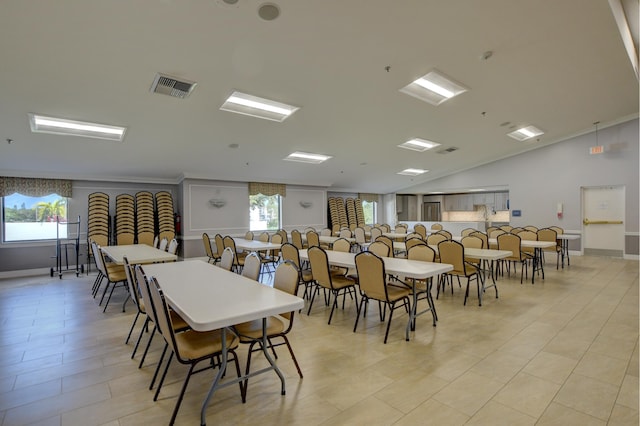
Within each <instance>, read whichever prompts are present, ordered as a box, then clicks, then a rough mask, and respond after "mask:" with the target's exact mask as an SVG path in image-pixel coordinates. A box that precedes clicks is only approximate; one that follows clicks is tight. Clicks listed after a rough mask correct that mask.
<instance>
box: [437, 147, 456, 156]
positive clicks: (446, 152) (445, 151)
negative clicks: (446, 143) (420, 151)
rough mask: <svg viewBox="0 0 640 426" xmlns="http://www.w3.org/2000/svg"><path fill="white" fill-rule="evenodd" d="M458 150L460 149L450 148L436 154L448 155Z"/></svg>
mask: <svg viewBox="0 0 640 426" xmlns="http://www.w3.org/2000/svg"><path fill="white" fill-rule="evenodd" d="M458 149H460V148H458V147H457V146H452V147H449V148H445V149H441V150H440V151H436V152H437V153H438V154H449V153H450V152H453V151H457V150H458Z"/></svg>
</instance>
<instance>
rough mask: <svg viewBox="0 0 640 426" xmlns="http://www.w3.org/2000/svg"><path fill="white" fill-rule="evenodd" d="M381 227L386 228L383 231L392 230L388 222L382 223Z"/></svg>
mask: <svg viewBox="0 0 640 426" xmlns="http://www.w3.org/2000/svg"><path fill="white" fill-rule="evenodd" d="M380 228H382V229H384V231H383V232H391V226H389V225H388V224H386V223H383V224H382V225H380Z"/></svg>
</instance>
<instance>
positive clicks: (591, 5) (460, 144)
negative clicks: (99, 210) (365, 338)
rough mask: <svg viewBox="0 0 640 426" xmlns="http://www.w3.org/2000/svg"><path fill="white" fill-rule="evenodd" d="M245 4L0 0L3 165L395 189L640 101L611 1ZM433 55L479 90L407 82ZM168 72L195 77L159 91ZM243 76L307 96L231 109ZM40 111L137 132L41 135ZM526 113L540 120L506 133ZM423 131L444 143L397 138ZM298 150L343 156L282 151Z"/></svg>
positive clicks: (615, 117)
mask: <svg viewBox="0 0 640 426" xmlns="http://www.w3.org/2000/svg"><path fill="white" fill-rule="evenodd" d="M234 2H235V0H154V1H151V0H136V1H124V0H109V1H97V0H90V1H89V0H58V1H35V0H3V1H2V2H0V70H1V73H0V75H1V76H2V78H1V79H0V100H1V101H0V138H1V139H0V141H1V142H2V143H0V174H4V175H15V176H40V177H66V178H72V179H98V180H132V181H149V182H178V181H179V180H180V179H182V178H183V177H193V178H207V179H222V180H234V181H267V182H281V183H289V184H302V185H320V186H327V187H330V188H331V189H332V190H348V191H362V192H376V193H389V192H393V191H397V190H401V189H402V188H406V187H408V186H413V185H415V184H417V183H420V182H425V181H428V180H432V179H435V178H439V177H442V176H446V175H449V174H451V173H455V172H456V171H460V170H464V169H468V168H471V167H474V166H476V165H480V164H484V163H487V162H491V161H494V160H496V159H500V158H505V157H508V156H512V155H515V154H517V153H520V152H524V151H527V150H530V149H535V148H538V147H542V146H545V145H547V144H552V143H556V142H559V141H562V140H564V139H567V138H569V137H571V136H574V135H577V134H581V133H584V132H588V131H591V130H593V123H594V122H596V121H599V122H600V123H601V124H600V125H601V126H605V125H608V124H612V123H616V122H620V121H624V120H628V119H630V118H634V117H637V116H638V79H637V77H636V74H635V72H634V69H633V67H632V65H631V62H630V61H629V58H628V56H627V53H626V51H625V48H624V45H623V43H622V39H621V36H620V32H619V30H618V27H617V25H616V21H615V20H614V16H613V14H612V12H611V9H610V8H609V4H608V3H607V1H604V0H560V1H558V0H553V1H552V0H544V1H543V0H539V1H530V0H483V1H482V2H479V1H477V0H466V1H451V0H398V1H389V0H355V1H338V0H322V1H311V0H275V4H276V5H277V7H278V8H279V11H280V15H279V16H278V17H277V19H274V20H271V21H267V20H264V19H262V18H261V17H260V16H259V13H258V11H259V9H260V7H261V6H262V5H263V4H264V3H265V2H264V1H262V0H237V2H235V4H228V3H234ZM636 28H637V26H636ZM488 52H490V53H488ZM487 56H490V57H488V58H487ZM432 69H437V70H439V71H441V72H443V73H445V74H447V75H448V76H450V77H452V78H454V79H455V80H457V81H458V82H460V83H462V84H463V85H464V86H466V87H468V89H469V90H468V91H467V92H465V93H463V94H462V95H460V96H457V97H455V98H452V99H450V100H448V101H446V102H444V103H442V104H440V105H439V106H433V105H431V104H428V103H425V102H422V101H420V100H418V99H416V98H413V97H410V96H407V95H406V94H404V93H401V92H399V89H401V88H402V87H404V86H406V85H407V84H409V83H410V82H412V81H413V80H415V79H417V78H419V77H421V76H422V75H424V74H426V73H427V72H428V71H430V70H432ZM159 72H160V73H166V74H169V75H172V76H175V77H178V78H183V79H186V80H191V81H195V82H197V85H196V87H195V89H194V90H193V92H192V93H191V95H190V96H189V97H188V98H186V99H178V98H173V97H170V96H166V95H161V94H157V93H152V92H150V90H149V89H150V86H151V83H152V81H153V79H154V77H155V75H156V73H159ZM233 90H240V91H243V92H246V93H251V94H254V95H257V96H261V97H265V98H270V99H273V100H277V101H280V102H286V103H289V104H292V105H295V106H299V107H300V110H298V111H297V112H296V113H295V114H293V115H292V116H291V117H289V118H288V119H287V120H285V121H284V122H282V123H277V122H273V121H266V120H261V119H258V118H254V117H249V116H244V115H237V114H233V113H230V112H227V111H221V110H220V109H219V108H220V106H221V105H222V103H223V102H224V100H225V98H226V97H227V96H228V95H229V94H230V93H231V92H232V91H233ZM28 113H39V114H44V115H50V116H56V117H62V118H68V119H74V120H84V121H91V122H97V123H106V124H113V125H122V126H126V127H127V133H126V136H125V138H124V141H123V142H110V141H104V140H98V139H88V138H83V137H70V136H56V135H49V134H42V133H32V132H31V131H30V128H29V122H28ZM529 124H532V125H535V126H537V127H539V128H540V129H542V130H544V132H545V133H544V134H543V135H542V136H541V137H539V138H538V139H537V140H536V139H533V140H530V141H525V142H518V141H516V140H513V139H511V138H509V137H507V135H506V134H507V133H508V132H510V131H512V130H514V129H516V128H518V127H521V126H523V125H529ZM415 137H418V138H423V139H428V140H432V141H435V142H437V143H440V144H441V146H440V147H438V148H436V149H433V150H430V151H426V152H423V153H418V152H414V151H407V150H402V149H400V148H398V147H397V145H398V144H400V143H403V142H405V141H406V140H408V139H411V138H415ZM7 139H10V140H12V142H11V143H7V142H5V141H6V140H7ZM450 147H457V148H459V149H458V150H457V151H455V152H452V153H449V154H439V153H437V152H436V151H438V150H441V149H446V148H450ZM293 151H305V152H313V153H321V154H328V155H331V156H332V158H331V159H330V160H328V161H327V162H325V163H322V164H319V165H310V164H301V163H294V162H288V161H283V160H282V159H283V158H284V157H285V156H287V155H288V154H290V153H291V152H293ZM406 168H422V169H427V170H429V172H428V173H425V174H423V175H420V176H416V177H409V176H401V175H398V174H396V173H397V172H399V171H401V170H403V169H406Z"/></svg>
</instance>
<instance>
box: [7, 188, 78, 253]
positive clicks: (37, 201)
mask: <svg viewBox="0 0 640 426" xmlns="http://www.w3.org/2000/svg"><path fill="white" fill-rule="evenodd" d="M2 214H3V219H4V220H3V224H4V241H5V242H14V241H34V240H52V239H56V236H57V227H58V226H57V223H56V219H59V220H60V222H61V223H66V221H67V199H66V198H65V197H61V196H59V195H57V194H51V195H47V196H45V197H29V196H27V195H22V194H19V193H14V194H11V195H7V196H5V197H2ZM66 237H67V227H66V226H61V227H60V238H66Z"/></svg>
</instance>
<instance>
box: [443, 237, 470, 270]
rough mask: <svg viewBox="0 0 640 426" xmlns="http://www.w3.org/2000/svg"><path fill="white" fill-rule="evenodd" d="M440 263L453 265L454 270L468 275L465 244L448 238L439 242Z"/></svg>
mask: <svg viewBox="0 0 640 426" xmlns="http://www.w3.org/2000/svg"><path fill="white" fill-rule="evenodd" d="M438 254H439V256H440V263H448V264H450V265H453V271H454V272H458V273H463V274H465V275H466V268H465V263H464V246H463V245H462V244H460V243H459V242H457V241H453V240H446V241H441V242H440V243H439V244H438Z"/></svg>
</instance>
